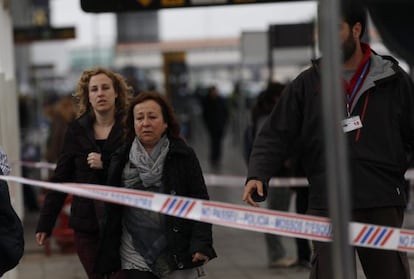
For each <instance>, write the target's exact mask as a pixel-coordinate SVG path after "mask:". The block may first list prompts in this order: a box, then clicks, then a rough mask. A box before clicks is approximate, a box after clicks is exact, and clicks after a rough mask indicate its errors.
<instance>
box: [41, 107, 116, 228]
mask: <svg viewBox="0 0 414 279" xmlns="http://www.w3.org/2000/svg"><path fill="white" fill-rule="evenodd" d="M122 133H123V131H122V125H121V121H120V119H119V120H116V122H115V124H114V126H113V127H112V130H111V132H110V134H109V136H108V138H107V140H106V142H105V144H104V146H103V148H102V150H100V148H99V146H98V145H97V144H96V140H95V136H94V129H93V118H92V116H91V115H89V114H85V115H83V116H81V117H80V118H78V119H76V120H75V121H73V122H72V123H70V124H69V126H68V129H67V132H66V135H65V140H64V144H63V148H62V152H61V155H60V157H59V160H58V162H57V166H56V170H55V173H54V175H53V177H52V179H51V180H52V182H78V183H89V184H105V182H106V173H107V168H108V165H109V159H110V156H111V154H112V153H113V152H114V151H115V150H116V149H117V148H119V146H120V145H121V144H122ZM90 152H99V153H101V160H102V162H103V169H102V170H96V169H91V168H90V167H89V165H88V164H87V156H88V154H89V153H90ZM66 196H67V194H66V193H63V192H57V191H51V192H49V193H48V194H47V195H46V199H45V202H44V205H43V207H42V209H41V211H40V218H39V222H38V225H37V230H36V231H37V232H46V233H47V234H48V235H50V234H51V232H52V229H53V227H54V224H55V222H56V219H57V216H58V215H59V213H60V210H61V209H62V206H63V203H64V201H65V199H66ZM69 222H70V226H71V227H72V228H73V229H74V230H75V231H78V232H85V233H97V232H98V231H99V226H98V220H97V216H96V213H95V203H94V201H93V200H91V199H87V198H82V197H77V196H74V198H73V201H72V205H71V215H70V221H69Z"/></svg>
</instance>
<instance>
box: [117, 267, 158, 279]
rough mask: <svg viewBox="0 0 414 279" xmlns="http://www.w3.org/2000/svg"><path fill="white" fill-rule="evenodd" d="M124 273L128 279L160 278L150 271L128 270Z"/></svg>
mask: <svg viewBox="0 0 414 279" xmlns="http://www.w3.org/2000/svg"><path fill="white" fill-rule="evenodd" d="M123 271H124V273H125V274H126V279H158V277H157V276H155V275H154V273H152V272H150V271H140V270H136V269H127V270H123Z"/></svg>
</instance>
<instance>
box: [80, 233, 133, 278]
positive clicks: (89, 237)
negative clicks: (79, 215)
mask: <svg viewBox="0 0 414 279" xmlns="http://www.w3.org/2000/svg"><path fill="white" fill-rule="evenodd" d="M74 240H75V246H76V252H77V253H78V257H79V260H80V262H81V264H82V266H83V269H85V271H86V274H87V275H88V278H89V279H104V278H105V279H106V278H111V279H124V278H125V274H124V273H123V272H122V271H119V272H116V273H113V274H112V275H111V276H109V277H108V276H106V277H105V276H103V275H101V274H97V273H95V272H93V269H94V265H95V261H96V255H97V251H98V245H99V236H98V234H89V233H81V232H75V235H74Z"/></svg>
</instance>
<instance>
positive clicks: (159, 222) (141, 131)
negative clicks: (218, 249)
mask: <svg viewBox="0 0 414 279" xmlns="http://www.w3.org/2000/svg"><path fill="white" fill-rule="evenodd" d="M125 128H126V133H125V134H126V144H125V145H124V146H122V147H121V148H120V149H119V150H118V151H117V152H116V153H115V154H114V155H113V157H112V158H111V163H110V166H109V172H108V184H109V185H113V186H118V187H125V188H130V189H137V190H142V191H149V192H156V193H164V194H170V195H179V196H186V197H191V198H197V199H208V198H209V196H208V193H207V188H206V185H205V182H204V178H203V174H202V170H201V168H200V164H199V161H198V159H197V157H196V155H195V153H194V151H193V150H192V149H191V148H190V147H189V146H188V145H186V143H185V142H184V141H183V140H182V139H181V138H180V137H179V132H180V129H179V125H178V122H177V120H176V116H175V114H174V112H173V109H172V107H171V106H170V104H169V103H168V102H167V101H166V99H165V98H164V97H163V96H161V95H160V94H158V93H155V92H141V93H140V94H139V95H138V96H137V97H135V98H134V99H133V100H132V101H131V103H130V106H129V109H128V111H127V116H126V121H125ZM107 212H108V215H107V220H106V223H105V231H104V236H103V239H102V245H101V249H100V253H99V255H100V257H99V259H98V261H97V266H96V269H97V270H98V271H99V272H101V273H103V274H108V273H111V272H112V271H115V270H118V269H119V268H120V267H121V268H122V269H123V270H124V272H125V273H126V275H127V278H140V279H144V278H168V279H172V278H180V279H186V278H198V277H200V276H201V275H202V274H203V273H204V271H203V269H202V265H203V264H204V263H206V262H207V261H208V260H211V259H212V258H215V257H216V253H215V251H214V249H213V247H212V243H213V240H212V227H211V224H207V223H202V222H197V221H193V220H186V219H181V218H177V217H172V216H166V215H162V214H160V213H157V212H152V211H147V210H144V209H139V208H133V207H122V206H119V205H114V204H108V205H107Z"/></svg>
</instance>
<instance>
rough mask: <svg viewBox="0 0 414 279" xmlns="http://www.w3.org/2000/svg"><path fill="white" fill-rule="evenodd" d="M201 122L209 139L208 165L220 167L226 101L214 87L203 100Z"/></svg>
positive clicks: (225, 122) (226, 110) (224, 129)
mask: <svg viewBox="0 0 414 279" xmlns="http://www.w3.org/2000/svg"><path fill="white" fill-rule="evenodd" d="M203 120H204V124H205V126H206V128H207V132H208V134H209V137H210V156H209V160H210V165H211V166H212V167H213V168H214V169H217V168H219V167H220V163H221V155H222V142H223V138H224V135H225V132H226V126H227V120H228V107H227V103H226V101H225V100H224V99H223V97H221V96H220V95H219V92H218V90H217V87H216V86H211V87H209V88H208V90H207V95H206V96H205V98H204V100H203Z"/></svg>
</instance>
